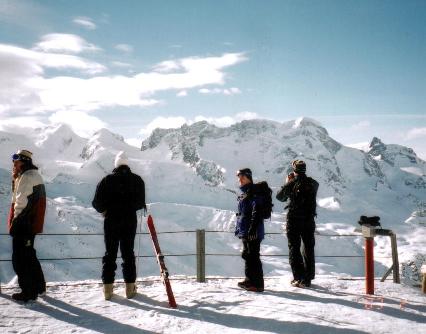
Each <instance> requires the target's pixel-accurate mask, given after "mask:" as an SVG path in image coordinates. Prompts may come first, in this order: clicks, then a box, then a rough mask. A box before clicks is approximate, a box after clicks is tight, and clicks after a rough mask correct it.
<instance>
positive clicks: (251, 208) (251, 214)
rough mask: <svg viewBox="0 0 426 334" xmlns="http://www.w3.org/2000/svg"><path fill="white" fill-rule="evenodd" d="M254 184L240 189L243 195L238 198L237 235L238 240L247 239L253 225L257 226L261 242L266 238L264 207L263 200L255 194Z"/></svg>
mask: <svg viewBox="0 0 426 334" xmlns="http://www.w3.org/2000/svg"><path fill="white" fill-rule="evenodd" d="M253 188H254V186H253V183H249V184H246V185H244V186H242V187H240V190H241V192H242V194H241V195H240V196H238V212H237V225H236V227H235V235H236V236H238V238H240V239H241V238H247V234H248V230H249V227H250V225H251V224H254V225H255V226H257V236H258V238H259V240H262V239H263V238H264V237H265V226H264V224H263V216H262V207H263V201H264V200H263V198H262V197H261V196H257V195H256V194H255V193H254V191H253V190H254V189H253Z"/></svg>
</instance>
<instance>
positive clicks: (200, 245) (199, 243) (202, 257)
mask: <svg viewBox="0 0 426 334" xmlns="http://www.w3.org/2000/svg"><path fill="white" fill-rule="evenodd" d="M182 233H195V234H196V252H195V253H184V254H172V253H170V254H167V253H164V254H163V256H164V257H188V256H195V258H196V275H197V281H198V282H205V280H206V276H205V272H206V256H225V257H228V256H229V257H232V256H238V257H240V256H241V253H240V252H238V253H209V252H206V238H205V234H206V233H232V234H233V232H231V231H224V230H204V229H197V230H181V231H162V232H157V234H158V235H160V234H182ZM39 235H40V236H76V237H77V236H103V235H104V233H42V234H39ZM136 235H137V236H141V235H149V232H137V233H136ZM265 235H266V236H268V235H282V236H284V235H285V231H284V232H269V233H265ZM0 236H9V234H5V233H0ZM315 236H316V237H362V234H322V233H319V232H318V231H316V232H315ZM260 255H261V257H288V254H262V253H261V254H260ZM135 257H136V258H156V255H139V254H138V255H136V256H135ZM315 258H364V255H358V254H357V255H351V254H347V255H315ZM376 258H391V257H390V256H382V257H376ZM100 259H102V256H87V257H84V256H83V257H60V258H43V257H41V258H39V260H40V261H67V260H100ZM11 261H12V260H11V259H2V258H0V262H11ZM0 281H1V280H0Z"/></svg>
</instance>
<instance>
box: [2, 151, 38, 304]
mask: <svg viewBox="0 0 426 334" xmlns="http://www.w3.org/2000/svg"><path fill="white" fill-rule="evenodd" d="M12 161H13V171H12V191H13V194H12V204H11V207H10V213H9V220H8V225H9V234H10V235H11V236H12V238H13V239H12V248H13V253H12V264H13V269H14V270H15V273H16V275H17V276H18V284H19V287H20V288H21V290H22V291H21V292H19V293H15V294H13V295H12V298H13V299H15V300H18V301H24V302H27V301H29V300H35V299H37V296H38V295H39V294H43V293H45V292H46V281H45V279H44V275H43V271H42V269H41V266H40V262H39V261H38V259H37V256H36V251H35V249H34V239H35V235H36V234H37V233H41V232H42V231H43V224H44V215H45V211H46V191H45V187H44V184H43V179H42V178H41V176H40V174H39V173H38V171H37V169H38V168H37V167H36V166H34V165H33V161H32V153H31V152H30V151H28V150H19V151H18V152H17V153H15V154H14V155H13V156H12Z"/></svg>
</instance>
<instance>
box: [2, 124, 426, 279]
mask: <svg viewBox="0 0 426 334" xmlns="http://www.w3.org/2000/svg"><path fill="white" fill-rule="evenodd" d="M19 148H26V149H29V150H31V151H32V152H33V153H34V162H35V164H36V165H38V166H39V167H40V171H41V174H42V175H43V177H44V179H45V181H46V185H47V193H48V198H49V203H48V212H47V218H46V229H45V232H46V233H83V232H102V220H101V217H100V216H99V215H98V214H97V213H96V212H95V211H94V210H93V209H91V208H90V207H91V205H90V203H91V200H92V197H93V194H94V190H95V186H96V184H97V182H98V181H99V180H100V179H101V178H102V177H103V176H104V175H106V174H107V173H110V172H111V170H112V169H113V161H114V156H115V154H116V153H117V152H118V151H122V150H123V151H125V152H126V153H127V155H128V156H129V158H130V167H131V168H132V170H133V171H135V172H136V173H138V174H140V175H141V176H142V177H143V178H144V180H145V182H146V186H147V189H146V192H147V200H148V202H149V203H153V204H152V205H151V211H152V213H153V214H154V218H155V220H156V224H157V226H158V227H157V229H158V230H160V231H172V230H188V229H195V228H206V229H209V230H212V229H213V230H227V231H232V228H233V224H234V223H235V217H234V214H233V211H232V210H234V209H235V206H236V196H235V192H237V191H238V185H237V182H236V181H237V180H236V177H235V171H236V170H237V169H239V168H242V167H250V168H251V169H252V170H253V173H254V178H255V181H256V180H267V181H268V183H269V184H270V186H271V188H272V189H273V190H274V191H276V190H278V189H279V187H280V186H281V185H282V184H283V180H284V178H285V176H286V174H287V172H289V170H290V163H291V161H292V160H294V159H303V160H305V161H306V163H307V168H308V171H307V173H308V174H309V175H311V176H313V177H314V178H315V179H317V180H318V182H319V183H320V188H319V193H318V205H319V210H318V218H317V224H318V230H319V231H320V232H324V233H325V232H329V233H348V232H352V231H353V230H354V228H355V227H356V226H357V220H358V218H359V216H360V215H379V216H380V217H381V218H382V219H381V221H382V225H383V227H385V228H391V229H393V230H394V231H395V232H396V233H397V235H398V240H399V252H400V257H401V261H406V262H407V263H408V262H409V261H415V260H417V261H423V259H424V254H426V246H425V245H424V242H423V240H424V238H425V236H426V233H425V228H426V162H425V161H423V160H421V159H420V158H418V157H417V156H416V154H415V153H414V152H413V150H412V149H410V148H406V147H403V146H400V145H395V144H388V145H387V144H384V143H382V142H381V141H380V139H378V138H373V139H372V141H371V143H370V147H369V150H368V151H361V150H358V149H355V148H350V147H346V146H344V145H342V144H340V143H338V142H337V141H336V140H334V139H333V138H331V137H330V136H329V134H328V132H327V130H326V129H325V128H323V127H322V126H321V125H320V124H319V123H318V122H316V121H315V120H312V119H308V118H301V119H298V120H295V121H289V122H285V123H278V122H273V121H267V120H250V121H243V122H240V123H237V124H235V125H232V126H230V127H227V128H219V127H216V126H214V125H211V124H209V123H207V122H205V121H203V122H198V123H194V124H192V125H183V126H182V127H180V128H178V129H156V130H154V131H153V133H152V134H151V135H150V136H149V137H148V138H147V139H146V140H144V141H143V142H142V145H141V149H138V148H135V147H132V146H129V145H128V144H126V143H125V141H124V139H123V138H122V137H121V136H120V135H117V134H114V133H111V132H110V131H108V130H106V129H102V130H100V131H98V132H97V133H95V134H94V135H93V136H92V137H91V138H89V139H85V138H81V137H79V136H77V135H76V134H75V133H74V132H73V131H72V130H71V128H70V127H68V126H67V125H60V126H56V127H52V126H51V127H47V128H42V129H36V130H26V131H21V132H19V133H18V132H15V133H7V132H0V195H1V196H2V201H1V204H0V218H1V219H2V221H3V222H4V221H5V220H6V217H7V211H8V206H9V200H10V175H9V174H10V172H9V170H10V168H11V162H10V156H11V154H12V153H13V152H15V151H16V150H17V149H19ZM284 219H285V211H284V209H283V205H282V203H279V202H276V203H275V207H274V215H273V217H272V220H271V222H267V227H266V229H267V231H269V232H279V231H282V223H283V221H284ZM0 231H1V232H2V233H6V228H5V224H4V223H3V224H2V226H1V230H0ZM0 237H1V238H2V242H1V243H0V258H1V259H7V258H10V244H9V241H8V240H9V238H8V237H7V236H0ZM142 238H144V236H142ZM161 238H163V242H162V243H163V244H162V248H164V250H163V251H164V252H165V253H186V252H187V253H193V248H194V247H195V241H194V240H193V235H184V234H180V235H179V237H176V236H173V237H167V235H163V236H162V237H161ZM321 239H322V238H321V237H319V238H318V243H317V244H318V246H317V254H319V255H321V254H323V255H325V253H328V254H349V253H350V254H362V239H361V238H349V240H348V238H334V239H331V238H327V240H321ZM160 241H162V240H160ZM102 242H103V241H102V238H96V237H95V236H93V237H90V236H89V237H87V236H80V237H76V236H71V237H70V236H66V237H59V236H55V238H53V236H40V241H39V243H40V244H42V245H44V246H43V247H42V246H40V247H39V254H42V255H43V256H45V257H58V256H59V255H66V256H74V257H78V256H98V255H101V254H102V252H103V243H102ZM140 244H141V245H140V249H138V254H141V253H139V252H146V253H148V254H151V253H152V251H151V250H150V247H151V245H150V243H149V242H145V241H142V242H141V243H140ZM376 244H377V247H376V253H377V254H378V255H379V256H387V255H389V254H390V246H389V240H386V239H385V238H377V239H376ZM188 245H189V246H188ZM207 247H208V248H209V247H210V248H209V249H210V251H209V252H211V253H213V252H219V253H224V250H226V251H227V252H234V253H235V252H236V251H237V250H238V249H239V241H238V239H235V238H234V237H233V235H232V233H227V234H226V233H225V234H224V233H222V234H220V233H217V234H215V235H211V236H210V235H208V241H207ZM286 247H287V245H286V240H285V238H284V237H283V236H270V237H268V238H267V239H266V240H265V242H264V243H263V253H264V254H286ZM226 251H225V252H226ZM379 261H380V262H381V263H382V264H385V265H389V261H390V260H389V259H382V260H379ZM98 262H99V261H98ZM152 262H153V261H152ZM168 262H169V263H171V266H172V267H173V268H175V269H176V270H173V269H171V271H172V272H175V273H176V274H188V273H191V274H193V273H194V264H195V260H194V258H192V257H171V258H169V259H168ZM240 262H241V260H240V259H238V258H235V260H231V261H227V264H226V265H224V264H223V258H222V259H220V258H217V257H211V258H208V269H207V270H208V271H209V270H210V271H211V272H210V274H225V275H226V274H233V275H235V274H238V270H239V269H236V268H238V266H241V265H240ZM318 262H320V264H319V266H318V268H319V269H318V270H319V272H324V273H347V274H352V275H362V272H363V268H362V263H361V262H362V261H361V260H360V261H359V262H360V263H359V265H356V266H354V262H352V261H351V263H347V261H346V263H345V262H344V261H342V260H338V259H332V258H331V259H330V258H325V259H320V258H319V259H318ZM44 265H45V266H51V268H52V271H51V272H50V275H51V277H52V279H55V280H58V279H86V278H96V277H98V276H99V263H96V264H94V263H93V262H90V261H86V262H84V261H79V262H78V264H77V262H75V266H77V267H75V266H70V265H69V263H63V262H54V261H51V262H46V263H45V264H44ZM9 267H10V264H9V263H7V262H1V266H0V278H1V279H2V280H10V279H11V278H12V277H13V275H12V271H11V268H9ZM70 267H71V268H70ZM152 267H153V268H152V270H151V269H149V270H148V269H145V268H142V269H141V271H140V275H144V274H145V273H147V272H150V273H155V272H156V267H155V265H153V266H152ZM209 268H210V269H209ZM287 268H288V265H287V263H286V258H277V257H274V258H273V257H271V258H265V271H266V273H280V272H282V271H283V270H286V269H287ZM377 268H378V270H379V271H380V270H383V269H384V268H383V267H381V266H380V264H379V263H378V265H377ZM380 274H382V273H380Z"/></svg>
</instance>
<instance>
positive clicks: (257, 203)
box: [235, 168, 265, 292]
mask: <svg viewBox="0 0 426 334" xmlns="http://www.w3.org/2000/svg"><path fill="white" fill-rule="evenodd" d="M237 177H238V180H239V183H240V190H241V192H242V193H241V195H240V196H238V212H237V224H236V228H235V235H236V236H237V237H238V238H240V239H241V240H242V242H243V253H242V255H241V257H242V258H243V259H244V261H245V279H244V281H242V282H239V283H238V286H239V287H240V288H243V289H246V290H248V291H255V292H262V291H263V290H264V282H263V269H262V262H261V261H260V243H261V242H262V240H263V238H264V236H265V227H264V224H263V215H262V209H263V199H262V197H261V196H256V193H255V191H254V185H253V178H252V172H251V170H250V169H249V168H244V169H241V170H239V171H238V172H237Z"/></svg>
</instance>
